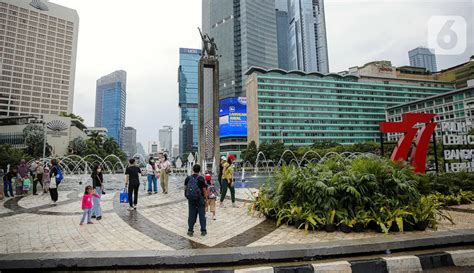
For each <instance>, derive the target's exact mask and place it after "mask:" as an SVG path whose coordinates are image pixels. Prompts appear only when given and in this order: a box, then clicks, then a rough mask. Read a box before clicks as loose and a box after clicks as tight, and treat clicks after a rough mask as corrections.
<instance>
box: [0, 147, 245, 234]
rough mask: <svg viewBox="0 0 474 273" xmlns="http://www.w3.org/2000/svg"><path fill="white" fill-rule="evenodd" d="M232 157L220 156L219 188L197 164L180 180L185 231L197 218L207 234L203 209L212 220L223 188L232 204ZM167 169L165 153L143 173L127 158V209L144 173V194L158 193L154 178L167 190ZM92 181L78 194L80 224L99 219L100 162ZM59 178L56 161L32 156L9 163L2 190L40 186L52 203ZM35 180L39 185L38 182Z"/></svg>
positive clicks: (11, 192) (23, 191)
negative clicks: (184, 202) (184, 200)
mask: <svg viewBox="0 0 474 273" xmlns="http://www.w3.org/2000/svg"><path fill="white" fill-rule="evenodd" d="M234 160H235V157H234V156H233V155H229V157H224V156H223V157H222V158H221V162H220V166H219V172H218V174H217V175H218V177H217V180H218V181H219V190H217V187H216V185H214V183H213V182H212V172H211V171H210V170H206V171H203V170H202V168H201V166H200V165H199V164H196V165H194V166H193V174H192V175H190V176H188V177H186V179H185V181H184V186H185V197H186V198H187V199H188V235H189V236H193V234H194V225H195V224H196V221H197V219H198V218H199V224H200V226H201V235H202V236H205V235H206V234H207V229H206V213H207V212H210V215H211V217H212V219H213V220H216V203H217V200H218V199H219V200H220V202H219V207H221V208H223V207H225V204H224V201H225V197H226V195H227V191H230V197H231V201H232V206H233V207H235V206H236V205H235V188H234V166H233V161H234ZM170 173H171V162H170V161H169V159H168V156H167V155H166V154H164V155H162V156H160V157H159V158H158V159H157V160H155V158H150V160H149V161H148V164H147V166H146V171H145V173H143V172H142V170H141V169H140V167H139V166H138V164H137V162H136V160H135V159H134V158H132V159H130V160H129V166H128V167H127V168H126V170H125V188H126V190H127V192H128V202H129V207H128V210H129V211H134V210H136V209H137V204H138V192H139V187H140V176H141V175H146V176H147V182H148V185H147V186H148V187H147V191H148V194H153V193H154V194H156V193H158V180H160V186H161V190H162V192H163V194H168V180H169V175H170ZM91 178H92V185H88V186H86V187H85V190H84V195H83V198H82V210H83V215H82V218H81V221H80V225H83V224H84V222H85V221H86V218H87V224H93V222H92V218H95V219H96V220H101V219H102V216H103V215H102V209H101V201H100V200H101V198H102V195H104V194H105V187H104V185H105V182H104V176H103V173H102V167H101V165H95V166H94V167H93V169H92V173H91ZM62 180H63V174H62V170H61V168H60V165H59V162H58V161H57V160H56V159H52V160H51V162H49V163H45V162H41V161H40V160H35V161H33V162H32V163H31V164H29V165H28V164H27V163H26V161H25V160H23V159H22V160H21V161H20V163H19V164H18V165H17V166H13V167H11V168H10V169H9V170H8V171H7V174H6V175H5V176H4V193H5V196H6V197H15V196H17V197H19V196H25V195H27V194H29V192H30V188H31V187H32V194H33V195H38V188H39V186H41V188H42V193H43V194H47V193H49V194H50V197H51V202H52V204H56V202H57V201H58V186H59V184H60V183H61V181H62ZM38 184H39V185H38Z"/></svg>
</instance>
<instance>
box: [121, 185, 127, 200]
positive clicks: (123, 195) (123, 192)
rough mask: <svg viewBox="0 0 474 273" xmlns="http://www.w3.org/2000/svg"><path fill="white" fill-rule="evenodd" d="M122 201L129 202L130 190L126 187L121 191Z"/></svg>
mask: <svg viewBox="0 0 474 273" xmlns="http://www.w3.org/2000/svg"><path fill="white" fill-rule="evenodd" d="M120 203H128V192H127V189H126V188H124V189H123V191H122V192H121V193H120Z"/></svg>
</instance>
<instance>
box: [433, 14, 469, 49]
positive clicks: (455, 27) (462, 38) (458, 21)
mask: <svg viewBox="0 0 474 273" xmlns="http://www.w3.org/2000/svg"><path fill="white" fill-rule="evenodd" d="M428 47H429V48H431V49H433V50H434V53H435V54H437V55H459V54H462V53H464V51H466V48H467V23H466V19H464V17H462V16H432V17H431V18H430V20H429V21H428Z"/></svg>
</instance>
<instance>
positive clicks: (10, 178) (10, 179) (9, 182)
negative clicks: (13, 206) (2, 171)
mask: <svg viewBox="0 0 474 273" xmlns="http://www.w3.org/2000/svg"><path fill="white" fill-rule="evenodd" d="M5 177H6V183H5V186H6V187H5V196H6V197H13V187H16V183H17V181H20V180H21V177H20V175H19V174H18V168H17V167H13V168H12V169H11V170H10V171H9V172H8V173H7V175H6V176H5ZM15 190H16V189H15Z"/></svg>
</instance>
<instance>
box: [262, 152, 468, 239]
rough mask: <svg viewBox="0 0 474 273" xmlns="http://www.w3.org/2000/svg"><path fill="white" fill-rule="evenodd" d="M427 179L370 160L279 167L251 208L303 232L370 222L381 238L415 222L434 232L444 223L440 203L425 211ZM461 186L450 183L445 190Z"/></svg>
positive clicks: (389, 163) (400, 164)
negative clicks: (420, 222) (441, 220)
mask: <svg viewBox="0 0 474 273" xmlns="http://www.w3.org/2000/svg"><path fill="white" fill-rule="evenodd" d="M427 177H428V178H427ZM430 177H431V176H424V175H419V174H415V173H414V172H413V170H412V168H411V167H410V166H409V165H407V164H406V163H403V162H397V163H394V162H392V161H390V160H388V159H384V158H374V157H359V158H356V159H353V160H340V159H339V160H338V159H336V158H333V159H329V160H326V161H324V162H322V163H319V164H308V165H307V166H304V167H301V168H297V167H294V166H284V167H282V168H281V170H279V171H277V172H276V173H275V175H274V177H273V178H274V179H273V181H268V182H267V183H266V184H265V185H264V186H262V188H261V189H260V194H259V198H258V199H257V200H256V201H255V204H254V205H253V208H255V209H256V210H258V211H260V212H261V213H263V214H264V215H265V216H267V217H269V218H273V219H276V220H277V225H281V224H294V225H295V226H296V227H297V228H303V227H304V228H305V229H306V230H308V229H318V228H321V227H322V226H324V225H330V224H336V225H339V224H343V225H345V226H349V227H352V226H353V225H355V224H356V223H358V224H363V225H364V226H365V225H367V224H368V223H369V222H373V223H374V224H376V229H377V230H379V231H382V232H384V233H387V232H389V230H395V231H397V230H399V231H403V230H404V223H410V224H413V225H415V224H417V223H418V222H419V221H425V222H429V226H430V227H433V228H435V227H436V225H437V221H439V220H440V219H442V218H446V217H442V216H443V215H444V214H442V212H441V210H440V209H439V206H441V204H443V203H442V202H438V201H436V206H427V202H428V201H426V200H427V199H426V197H422V195H421V194H420V190H419V189H420V188H422V189H423V191H428V192H429V191H432V189H431V188H430V187H431V185H432V184H433V183H432V182H431V181H430V180H429V179H430ZM461 184H462V182H460V181H459V180H455V182H453V183H452V184H451V185H450V187H451V188H456V187H458V186H459V187H461ZM465 185H469V183H464V184H463V186H465ZM436 198H438V197H429V199H428V200H437V199H436ZM456 198H457V199H456V200H458V199H459V202H461V199H462V200H464V201H466V200H472V196H471V195H469V194H468V193H466V194H463V195H462V197H461V196H456ZM422 201H423V202H422ZM424 213H426V214H427V215H424Z"/></svg>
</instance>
